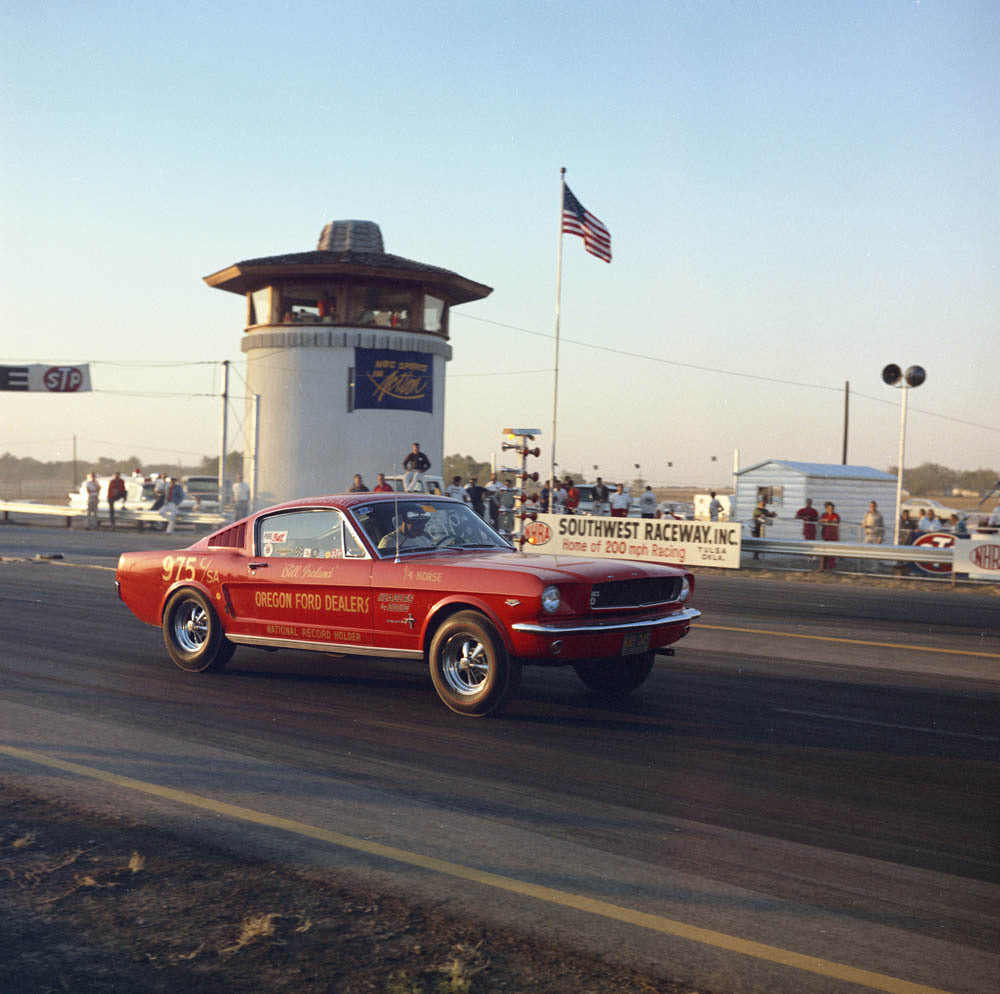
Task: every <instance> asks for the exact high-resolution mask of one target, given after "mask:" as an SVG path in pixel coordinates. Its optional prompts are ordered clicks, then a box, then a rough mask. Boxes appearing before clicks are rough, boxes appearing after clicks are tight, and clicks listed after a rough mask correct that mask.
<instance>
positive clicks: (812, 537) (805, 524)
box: [795, 497, 819, 542]
mask: <svg viewBox="0 0 1000 994" xmlns="http://www.w3.org/2000/svg"><path fill="white" fill-rule="evenodd" d="M795 517H796V518H798V519H799V520H801V522H802V537H803V538H804V539H805V540H806V541H807V542H815V541H816V522H817V521H819V511H817V510H816V508H815V507H813V499H812V497H807V498H806V503H805V507H800V508H799V509H798V510H797V511H796V512H795Z"/></svg>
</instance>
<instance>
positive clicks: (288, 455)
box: [242, 326, 452, 506]
mask: <svg viewBox="0 0 1000 994" xmlns="http://www.w3.org/2000/svg"><path fill="white" fill-rule="evenodd" d="M242 348H243V351H244V352H245V353H246V357H247V387H248V398H249V399H248V402H247V422H246V423H247V427H248V430H249V429H250V428H251V427H252V426H253V407H254V400H253V398H254V395H259V396H260V398H261V400H260V412H259V420H258V424H257V464H256V467H254V466H253V464H252V454H251V453H248V459H247V462H246V465H245V467H244V476H245V477H246V479H248V480H251V479H255V482H256V492H257V505H258V506H266V505H267V504H269V503H274V502H277V501H282V500H293V499H295V498H299V497H311V496H317V495H319V494H328V493H342V492H344V491H345V490H347V488H348V487H349V486H350V485H351V480H352V478H353V476H354V474H355V473H360V474H361V475H362V476H363V478H364V481H365V484H366V485H367V486H368V487H369V488H371V487H373V486H374V485H375V477H376V475H377V474H378V473H386V474H389V473H394V472H399V473H401V472H403V469H402V462H403V459H405V458H406V456H407V454H408V453H409V452H410V448H411V445H412V443H413V442H419V443H420V447H421V449H422V450H423V451H424V452H426V453H427V456H428V457H429V458H430V460H431V466H432V469H431V472H436V473H440V472H441V464H442V460H443V458H444V389H445V363H446V362H447V361H448V360H449V359H450V358H451V354H452V348H451V345H449V344H448V342H447V341H445V340H444V339H442V338H438V337H435V336H431V335H426V334H413V333H406V332H397V331H382V330H376V331H373V330H372V329H370V328H342V327H341V328H335V329H330V328H324V327H311V326H305V327H302V326H298V327H296V328H295V329H294V330H291V329H289V330H283V329H282V330H278V329H276V328H269V329H266V330H263V329H262V330H260V331H251V332H249V333H247V334H246V335H245V336H244V338H243V343H242ZM355 348H366V349H380V350H388V351H397V352H421V353H424V354H426V355H428V356H430V357H432V363H433V370H434V380H433V384H434V385H433V390H434V393H433V406H432V410H431V411H430V413H425V412H422V411H392V410H382V411H380V410H355V411H349V410H348V402H349V387H348V384H349V377H350V370H351V369H352V368H353V367H354V364H355V359H354V349H355Z"/></svg>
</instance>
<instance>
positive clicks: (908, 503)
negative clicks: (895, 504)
mask: <svg viewBox="0 0 1000 994" xmlns="http://www.w3.org/2000/svg"><path fill="white" fill-rule="evenodd" d="M921 508H923V509H924V510H925V511H929V510H930V509H931V508H934V514H935V515H936V516H937V519H938V520H939V521H940V522H941V523H942V524H944V523H945V522H946V521H949V520H950V519H951V516H952V515H953V514H957V515H958V516H959V517H960V518H961V517H962V516H963V512H962V511H960V510H959V509H958V508H957V507H948V506H947V504H942V503H941V501H939V500H935V499H934V498H933V497H911V498H910V499H909V500H905V501H903V503H902V504H900V505H899V513H900V514H902V513H903V511H909V512H910V517H911V518H914V519H916V518H919V517H920V511H921ZM890 517H891V515H890Z"/></svg>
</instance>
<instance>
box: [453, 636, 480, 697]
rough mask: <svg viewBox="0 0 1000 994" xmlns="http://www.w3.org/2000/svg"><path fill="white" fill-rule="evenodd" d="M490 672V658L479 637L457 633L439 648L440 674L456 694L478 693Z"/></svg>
mask: <svg viewBox="0 0 1000 994" xmlns="http://www.w3.org/2000/svg"><path fill="white" fill-rule="evenodd" d="M489 674H490V659H489V656H488V655H487V652H486V647H485V646H484V645H483V643H482V642H480V641H479V639H477V638H474V637H472V636H471V635H466V634H462V633H459V634H457V635H453V636H452V637H451V638H449V639H448V641H447V642H446V643H445V644H444V646H442V648H441V676H442V678H443V679H444V682H445V683H446V684H447V685H448V688H449V689H450V690H452V691H454V692H455V693H456V694H462V695H465V696H468V695H470V694H478V693H479V691H480V690H481V689H482V686H483V683H484V682H485V680H486V678H487V677H488V676H489Z"/></svg>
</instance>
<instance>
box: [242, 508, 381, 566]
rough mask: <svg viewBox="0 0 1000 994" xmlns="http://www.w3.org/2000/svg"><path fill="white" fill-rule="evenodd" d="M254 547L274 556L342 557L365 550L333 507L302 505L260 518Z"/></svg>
mask: <svg viewBox="0 0 1000 994" xmlns="http://www.w3.org/2000/svg"><path fill="white" fill-rule="evenodd" d="M255 551H256V553H257V555H259V556H265V557H267V558H275V559H284V558H296V559H342V558H344V557H345V556H347V557H354V558H360V557H363V556H364V554H365V553H364V549H363V548H362V547H361V543H360V542H359V541H358V539H357V537H356V536H355V535H354V533H353V532H352V531H351V528H350V525H347V524H346V522H345V521H344V516H343V515H342V514H341V513H340V511H337V510H334V509H332V508H329V509H324V508H302V509H301V510H295V511H285V512H283V513H281V514H272V515H268V516H267V517H266V518H261V519H260V520H259V521H258V522H257V535H256V539H255Z"/></svg>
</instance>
